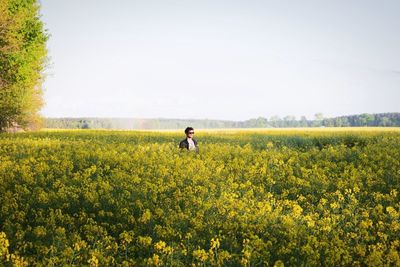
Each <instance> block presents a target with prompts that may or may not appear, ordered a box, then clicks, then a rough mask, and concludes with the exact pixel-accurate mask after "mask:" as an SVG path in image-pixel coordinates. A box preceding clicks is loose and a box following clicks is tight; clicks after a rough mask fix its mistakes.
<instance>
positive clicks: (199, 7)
mask: <svg viewBox="0 0 400 267" xmlns="http://www.w3.org/2000/svg"><path fill="white" fill-rule="evenodd" d="M41 2H42V10H41V13H42V19H43V20H44V22H45V25H46V28H47V29H48V31H49V33H50V34H51V38H50V40H49V43H48V48H49V54H50V63H51V64H50V66H49V68H48V70H47V78H46V81H45V84H44V89H45V94H44V98H45V102H46V105H45V107H44V108H43V110H42V114H43V115H44V116H47V117H83V116H85V117H87V116H90V117H136V118H185V119H187V118H197V119H204V118H208V119H229V120H245V119H249V118H255V117H259V116H263V117H271V116H274V115H278V116H281V117H283V116H286V115H294V116H296V117H297V118H299V117H300V116H301V115H305V116H307V117H308V118H313V115H314V114H315V113H317V112H322V113H323V114H324V115H325V116H326V117H332V116H338V115H346V114H359V113H380V112H400V15H399V14H400V1H398V0H385V1H376V0H373V1H372V0H331V1H321V0H313V1H310V0H304V1H294V0H292V1H288V0H279V1H278V0H276V1H254V0H246V1H244V0H242V1H236V0H229V1H219V0H198V1H195V0H182V1H169V0H159V1H152V0H142V1H134V0H115V1H110V0H41Z"/></svg>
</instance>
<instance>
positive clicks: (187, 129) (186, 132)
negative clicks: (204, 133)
mask: <svg viewBox="0 0 400 267" xmlns="http://www.w3.org/2000/svg"><path fill="white" fill-rule="evenodd" d="M193 130H194V129H193V127H186V129H185V134H188V133H189V131H193Z"/></svg>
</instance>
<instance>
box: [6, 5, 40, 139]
mask: <svg viewBox="0 0 400 267" xmlns="http://www.w3.org/2000/svg"><path fill="white" fill-rule="evenodd" d="M47 38H48V36H47V34H46V33H45V32H44V30H43V23H42V22H41V21H40V18H39V5H38V4H37V1H35V0H29V1H28V0H1V1H0V131H4V130H6V129H7V128H9V127H13V126H16V125H18V126H21V127H31V128H32V127H34V126H35V125H36V124H37V123H38V122H39V117H38V114H37V112H38V110H39V109H40V107H41V106H42V90H41V82H42V78H43V77H42V76H43V75H42V71H43V68H44V63H45V59H46V54H47V50H46V41H47Z"/></svg>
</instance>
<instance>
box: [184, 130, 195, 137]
mask: <svg viewBox="0 0 400 267" xmlns="http://www.w3.org/2000/svg"><path fill="white" fill-rule="evenodd" d="M193 135H194V130H190V131H189V132H188V133H187V135H186V136H187V137H189V138H193Z"/></svg>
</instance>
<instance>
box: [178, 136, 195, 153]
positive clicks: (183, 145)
mask: <svg viewBox="0 0 400 267" xmlns="http://www.w3.org/2000/svg"><path fill="white" fill-rule="evenodd" d="M192 140H193V143H194V145H195V146H196V151H197V152H198V151H199V147H198V146H197V141H196V140H195V139H193V138H192ZM179 148H186V149H187V150H189V142H188V140H187V139H186V138H185V139H183V140H182V141H181V142H180V143H179Z"/></svg>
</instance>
